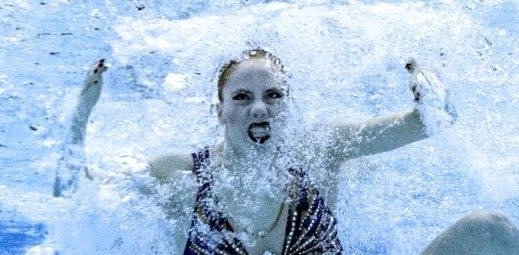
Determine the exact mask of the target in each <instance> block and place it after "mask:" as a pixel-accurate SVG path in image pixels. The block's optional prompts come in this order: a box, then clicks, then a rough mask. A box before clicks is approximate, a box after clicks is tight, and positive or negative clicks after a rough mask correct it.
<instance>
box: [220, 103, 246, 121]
mask: <svg viewBox="0 0 519 255" xmlns="http://www.w3.org/2000/svg"><path fill="white" fill-rule="evenodd" d="M240 118H243V116H241V114H240V109H239V108H237V107H235V106H232V105H224V108H223V111H222V121H223V123H224V124H232V123H235V122H237V121H239V119H240Z"/></svg>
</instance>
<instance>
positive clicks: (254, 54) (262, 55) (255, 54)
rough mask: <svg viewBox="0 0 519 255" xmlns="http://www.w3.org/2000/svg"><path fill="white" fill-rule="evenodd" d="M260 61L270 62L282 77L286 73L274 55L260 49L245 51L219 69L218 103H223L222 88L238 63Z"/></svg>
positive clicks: (284, 81)
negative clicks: (239, 56)
mask: <svg viewBox="0 0 519 255" xmlns="http://www.w3.org/2000/svg"><path fill="white" fill-rule="evenodd" d="M262 59H264V60H268V61H269V62H271V63H272V64H273V65H274V66H275V67H276V68H278V69H279V72H280V73H281V74H282V75H284V74H285V73H286V71H285V67H284V66H283V64H281V60H280V59H279V58H278V57H277V56H275V55H274V54H272V53H270V52H268V51H266V50H264V49H261V48H256V49H252V50H246V51H244V52H243V53H242V56H241V58H239V59H231V60H229V62H227V63H225V65H223V66H222V68H220V71H219V73H218V83H217V86H218V100H219V101H220V102H223V88H224V86H225V83H226V82H227V80H228V79H229V76H230V75H231V73H232V72H233V71H235V70H236V67H237V66H238V65H239V64H240V63H242V62H244V61H248V60H262ZM282 82H283V83H286V80H285V79H283V81H282ZM287 93H288V89H287Z"/></svg>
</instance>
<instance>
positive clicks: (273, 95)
mask: <svg viewBox="0 0 519 255" xmlns="http://www.w3.org/2000/svg"><path fill="white" fill-rule="evenodd" d="M267 97H268V98H282V97H283V94H281V93H280V92H277V91H269V92H268V93H267Z"/></svg>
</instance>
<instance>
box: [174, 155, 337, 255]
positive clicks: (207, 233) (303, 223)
mask: <svg viewBox="0 0 519 255" xmlns="http://www.w3.org/2000/svg"><path fill="white" fill-rule="evenodd" d="M193 161H194V168H193V173H194V174H195V176H196V178H197V182H198V183H199V185H200V186H199V187H198V193H197V196H196V201H195V208H194V212H193V218H192V221H191V228H190V230H189V237H188V240H187V244H186V247H185V250H184V255H198V254H208V255H213V254H214V255H217V254H225V255H248V253H247V251H246V249H245V246H244V245H243V243H242V242H241V241H240V240H238V239H237V238H236V237H234V235H232V233H233V229H232V227H231V224H230V223H229V220H228V219H227V218H225V216H224V215H223V213H222V212H220V211H218V210H217V208H218V207H217V200H216V198H215V197H214V195H213V192H212V186H213V183H214V182H213V179H212V176H211V175H210V174H209V173H208V172H207V171H205V169H206V166H207V165H208V163H209V151H208V150H207V149H206V150H202V151H199V152H198V153H193ZM288 171H289V172H290V173H291V174H292V175H294V176H295V177H296V179H297V182H296V183H295V184H294V187H293V189H294V190H296V191H298V192H291V193H294V194H291V196H292V199H291V201H292V202H291V203H290V205H289V209H288V219H287V226H286V230H285V240H284V242H283V250H282V252H281V254H282V255H303V254H316V253H317V254H333V255H336V254H341V252H342V246H341V243H340V241H339V238H338V236H337V221H336V219H335V217H334V216H333V214H332V212H331V211H330V209H329V208H328V207H327V206H326V204H325V203H324V199H323V198H322V197H321V196H320V195H319V192H318V191H317V189H316V188H315V187H314V186H313V185H311V184H310V182H309V181H308V180H307V177H306V175H305V172H304V171H302V170H301V169H300V168H293V167H292V168H289V169H288Z"/></svg>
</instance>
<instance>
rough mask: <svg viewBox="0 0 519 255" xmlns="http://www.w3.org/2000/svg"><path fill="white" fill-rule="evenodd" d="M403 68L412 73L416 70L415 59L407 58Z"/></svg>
mask: <svg viewBox="0 0 519 255" xmlns="http://www.w3.org/2000/svg"><path fill="white" fill-rule="evenodd" d="M405 69H406V70H407V71H408V72H409V73H414V71H415V70H416V61H415V60H414V58H409V59H407V62H406V64H405Z"/></svg>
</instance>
